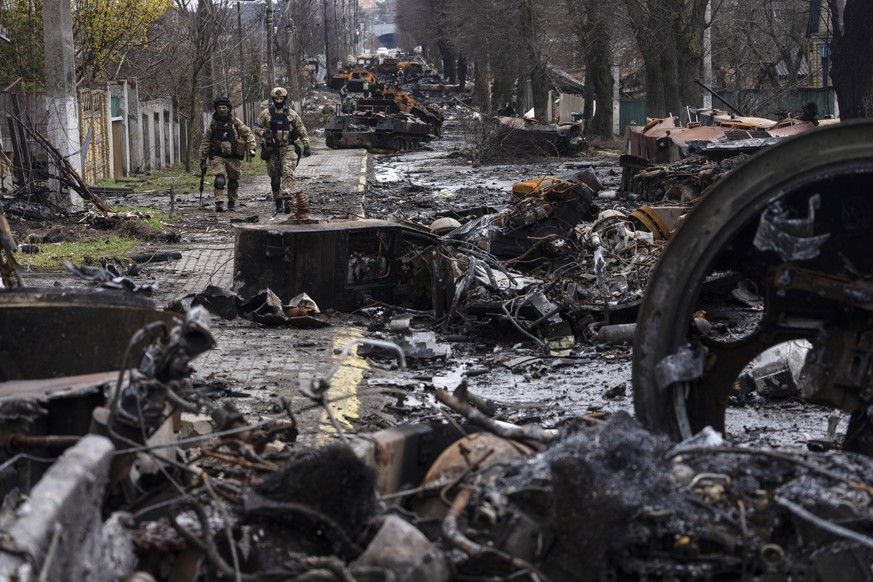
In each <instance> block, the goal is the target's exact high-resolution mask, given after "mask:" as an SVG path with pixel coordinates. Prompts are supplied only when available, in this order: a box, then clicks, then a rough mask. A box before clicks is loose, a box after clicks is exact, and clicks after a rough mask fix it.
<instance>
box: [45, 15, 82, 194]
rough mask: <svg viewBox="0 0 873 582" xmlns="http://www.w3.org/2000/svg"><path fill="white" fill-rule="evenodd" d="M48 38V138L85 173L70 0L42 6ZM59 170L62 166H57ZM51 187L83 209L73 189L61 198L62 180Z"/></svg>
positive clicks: (80, 172) (46, 37)
mask: <svg viewBox="0 0 873 582" xmlns="http://www.w3.org/2000/svg"><path fill="white" fill-rule="evenodd" d="M42 18H43V23H44V26H43V35H44V39H45V92H46V99H47V101H48V120H47V121H48V129H47V133H48V136H47V137H48V140H49V142H50V143H51V144H52V145H53V146H54V147H55V148H56V149H57V150H58V152H59V153H60V154H61V155H62V156H64V158H66V159H67V161H69V163H70V165H71V166H72V167H73V169H74V170H76V172H78V173H79V175H80V176H81V175H82V164H83V161H82V157H81V153H80V152H81V150H82V142H81V139H80V137H79V100H78V99H77V95H76V66H75V62H74V57H73V55H74V54H75V53H74V48H73V18H72V14H71V10H70V2H69V0H45V2H44V3H43V6H42ZM55 171H57V172H58V174H60V171H61V169H60V168H55ZM50 187H51V188H52V190H54V192H55V195H56V196H57V197H58V201H59V202H61V204H63V205H64V206H69V207H71V208H72V209H74V210H82V209H84V201H83V200H82V198H81V197H80V196H79V195H78V194H77V193H76V192H75V191H74V190H72V189H70V190H69V198H68V199H66V198H65V199H61V184H60V181H58V180H52V181H51V183H50Z"/></svg>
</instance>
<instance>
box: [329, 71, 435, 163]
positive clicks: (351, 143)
mask: <svg viewBox="0 0 873 582" xmlns="http://www.w3.org/2000/svg"><path fill="white" fill-rule="evenodd" d="M376 93H377V96H375V97H370V98H365V99H360V100H358V101H357V102H355V104H354V108H353V109H352V110H350V111H348V112H347V113H341V114H340V115H336V116H334V117H332V118H330V120H328V122H327V125H326V126H325V128H324V136H325V143H326V144H327V147H329V148H333V149H340V148H359V147H363V148H368V149H381V150H394V151H407V150H413V149H416V148H418V147H419V146H420V145H421V144H422V143H424V142H429V141H430V140H432V139H436V138H437V137H439V135H440V128H441V127H442V122H443V117H442V114H441V113H440V111H439V110H438V109H436V108H434V107H431V106H428V105H424V104H419V103H416V102H415V101H414V100H413V99H412V98H411V97H410V96H409V95H408V94H407V93H406V92H404V91H401V90H400V89H397V88H396V87H385V86H377V91H376Z"/></svg>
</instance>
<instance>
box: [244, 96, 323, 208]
mask: <svg viewBox="0 0 873 582" xmlns="http://www.w3.org/2000/svg"><path fill="white" fill-rule="evenodd" d="M270 97H272V103H271V104H270V106H269V107H268V108H265V109H263V110H262V111H261V114H260V115H259V116H258V120H257V121H256V122H255V134H257V136H258V137H260V138H261V139H262V140H263V144H262V146H261V147H262V148H263V149H262V150H261V152H262V157H264V158H265V159H266V160H267V172H268V173H269V175H270V188H271V189H272V191H273V200H275V202H276V212H277V213H279V212H284V213H285V214H290V213H291V209H292V205H293V198H292V197H293V196H294V195H295V194H294V170H295V169H296V168H297V163H298V162H299V161H300V156H301V154H302V155H303V156H309V155H311V154H312V150H310V149H309V134H308V133H307V132H306V127H305V126H304V125H303V120H302V119H300V116H299V115H298V114H297V112H296V111H294V110H293V109H291V106H290V104H289V103H288V91H286V90H285V88H283V87H276V88H275V89H273V90H272V91H271V92H270ZM298 140H299V141H301V142H302V143H303V151H302V152H301V151H300V146H298V145H297V141H298Z"/></svg>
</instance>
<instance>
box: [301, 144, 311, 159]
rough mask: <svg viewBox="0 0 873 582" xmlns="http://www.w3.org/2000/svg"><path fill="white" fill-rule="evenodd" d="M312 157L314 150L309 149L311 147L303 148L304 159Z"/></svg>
mask: <svg viewBox="0 0 873 582" xmlns="http://www.w3.org/2000/svg"><path fill="white" fill-rule="evenodd" d="M311 155H312V150H311V149H309V146H303V157H304V158H308V157H309V156H311Z"/></svg>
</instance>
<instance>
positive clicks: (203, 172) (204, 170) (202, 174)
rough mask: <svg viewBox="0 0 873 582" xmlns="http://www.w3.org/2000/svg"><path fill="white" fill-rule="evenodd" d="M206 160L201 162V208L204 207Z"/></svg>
mask: <svg viewBox="0 0 873 582" xmlns="http://www.w3.org/2000/svg"><path fill="white" fill-rule="evenodd" d="M206 168H207V164H206V160H200V206H203V179H204V178H205V177H206Z"/></svg>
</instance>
